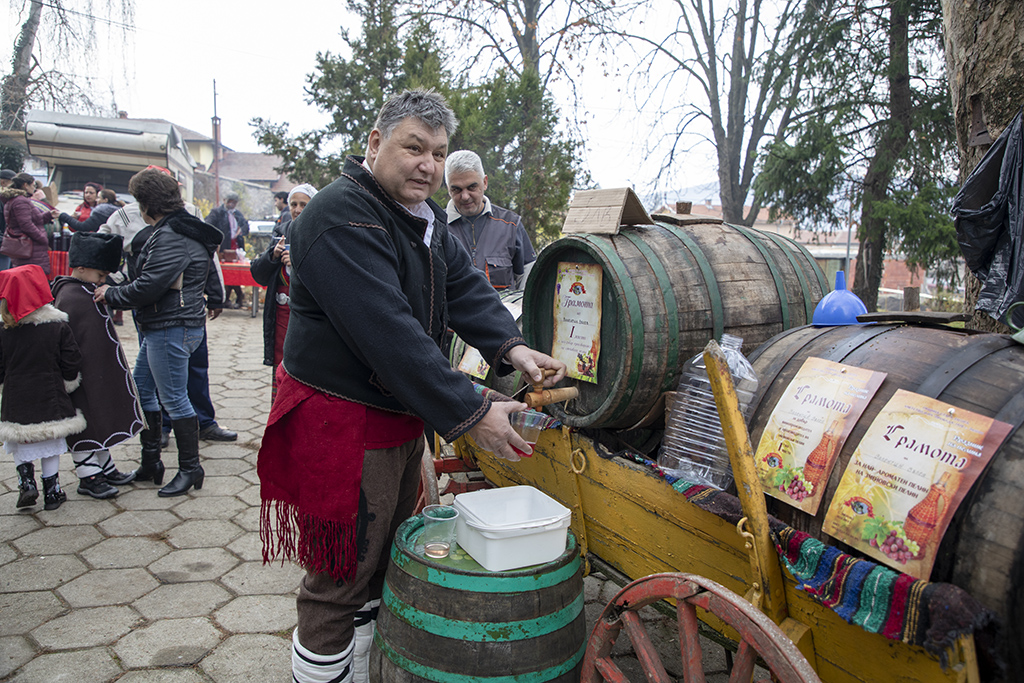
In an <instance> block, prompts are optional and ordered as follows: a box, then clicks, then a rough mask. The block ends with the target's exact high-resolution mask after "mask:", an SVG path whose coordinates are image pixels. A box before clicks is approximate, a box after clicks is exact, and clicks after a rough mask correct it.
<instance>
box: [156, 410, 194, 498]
mask: <svg viewBox="0 0 1024 683" xmlns="http://www.w3.org/2000/svg"><path fill="white" fill-rule="evenodd" d="M171 429H173V430H174V440H175V442H177V444H178V473H177V474H175V475H174V479H171V483H170V484H168V485H167V486H165V487H163V488H162V489H160V492H159V493H158V494H157V495H159V496H161V497H162V498H171V497H173V496H183V495H185V494H186V493H188V490H189V489H190V488H192V487H193V486H194V487H195V489H196V491H198V490H199V489H201V488H203V478H204V477H205V476H206V473H205V472H203V467H202V465H200V464H199V418H198V417H196V416H195V415H193V416H192V417H185V418H182V419H180V420H171Z"/></svg>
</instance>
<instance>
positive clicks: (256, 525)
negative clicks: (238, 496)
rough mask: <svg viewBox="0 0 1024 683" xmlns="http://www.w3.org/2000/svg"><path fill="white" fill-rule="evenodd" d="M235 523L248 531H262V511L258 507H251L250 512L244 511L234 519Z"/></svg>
mask: <svg viewBox="0 0 1024 683" xmlns="http://www.w3.org/2000/svg"><path fill="white" fill-rule="evenodd" d="M231 521H233V522H234V523H235V524H237V525H238V526H240V527H242V528H243V529H245V530H246V531H259V530H260V509H259V508H258V507H251V508H249V509H248V510H243V511H242V512H240V513H238V514H237V515H235V516H234V517H232V519H231Z"/></svg>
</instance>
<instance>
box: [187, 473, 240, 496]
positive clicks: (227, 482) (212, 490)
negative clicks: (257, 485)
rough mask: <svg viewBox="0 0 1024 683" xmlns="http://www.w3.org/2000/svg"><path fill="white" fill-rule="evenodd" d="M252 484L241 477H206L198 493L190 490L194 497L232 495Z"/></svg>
mask: <svg viewBox="0 0 1024 683" xmlns="http://www.w3.org/2000/svg"><path fill="white" fill-rule="evenodd" d="M250 486H252V484H250V483H249V482H247V481H246V480H245V479H242V478H241V477H206V480H205V481H204V482H203V490H202V491H199V492H198V493H196V492H192V494H191V495H192V496H193V497H194V498H207V497H211V496H233V495H235V494H236V493H239V492H241V491H244V490H245V489H247V488H248V487H250Z"/></svg>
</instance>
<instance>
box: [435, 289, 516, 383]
mask: <svg viewBox="0 0 1024 683" xmlns="http://www.w3.org/2000/svg"><path fill="white" fill-rule="evenodd" d="M499 297H500V298H501V302H502V303H503V304H505V306H506V308H509V309H510V310H512V311H519V312H520V313H519V314H518V315H515V319H516V324H517V325H519V329H520V330H522V329H523V316H522V305H523V304H522V301H523V290H521V289H515V290H508V289H506V290H504V291H502V292H500V293H499ZM467 348H468V345H467V344H466V342H465V341H463V339H462V338H461V337H459V335H457V334H456V335H454V336H453V337H452V341H451V344H450V345H449V346H448V362H450V363H451V365H452V367H453V368H455V369H458V367H459V363H460V362H461V361H462V358H463V356H464V355H465V353H466V350H467ZM522 376H523V373H521V372H519V371H518V370H516V371H515V372H511V373H509V374H507V375H503V376H501V377H498V375H497V373H495V372H494V368H491V369H490V370H488V372H487V376H486V377H484V378H483V379H482V380H481V379H480V378H477V377H474V378H472V379H473V381H474V382H479V383H480V384H483V385H484V386H485V387H488V388H490V389H494V390H495V391H499V392H501V393H503V394H505V395H506V396H512V395H513V394H515V393H516V391H518V390H519V389H520V388H521V387H522V385H523V381H522Z"/></svg>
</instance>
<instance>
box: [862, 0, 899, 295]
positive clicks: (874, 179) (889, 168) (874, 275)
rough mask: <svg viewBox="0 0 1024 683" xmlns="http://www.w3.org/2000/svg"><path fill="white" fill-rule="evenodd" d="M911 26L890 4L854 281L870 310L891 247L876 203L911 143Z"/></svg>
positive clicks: (885, 194) (896, 4) (884, 195)
mask: <svg viewBox="0 0 1024 683" xmlns="http://www.w3.org/2000/svg"><path fill="white" fill-rule="evenodd" d="M909 30H910V21H909V16H908V15H907V6H906V3H904V2H899V1H897V2H893V3H892V4H891V5H890V7H889V73H888V80H889V120H888V121H887V122H886V123H885V124H884V126H883V127H882V130H881V132H880V133H879V138H878V143H877V144H876V145H875V153H874V156H873V157H872V158H871V161H870V162H869V163H868V169H867V172H866V173H865V174H864V198H863V204H862V206H861V217H860V247H859V248H858V249H857V273H856V274H855V277H854V282H853V293H854V294H856V295H857V296H859V297H860V299H861V301H863V302H864V305H865V306H867V309H868V310H869V311H875V310H877V309H878V288H879V287H880V286H881V284H882V270H883V268H884V266H885V247H886V224H885V220H884V219H883V218H882V217H880V216H876V215H875V212H874V205H875V204H876V203H877V202H881V201H884V200H885V199H886V198H887V197H888V196H889V186H890V185H891V184H892V179H893V174H894V172H895V170H896V164H897V162H898V161H899V159H900V156H901V155H902V154H903V150H904V149H906V147H907V144H908V141H909V138H908V136H909V134H910V129H911V107H912V106H913V102H912V97H911V89H910V52H909Z"/></svg>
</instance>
